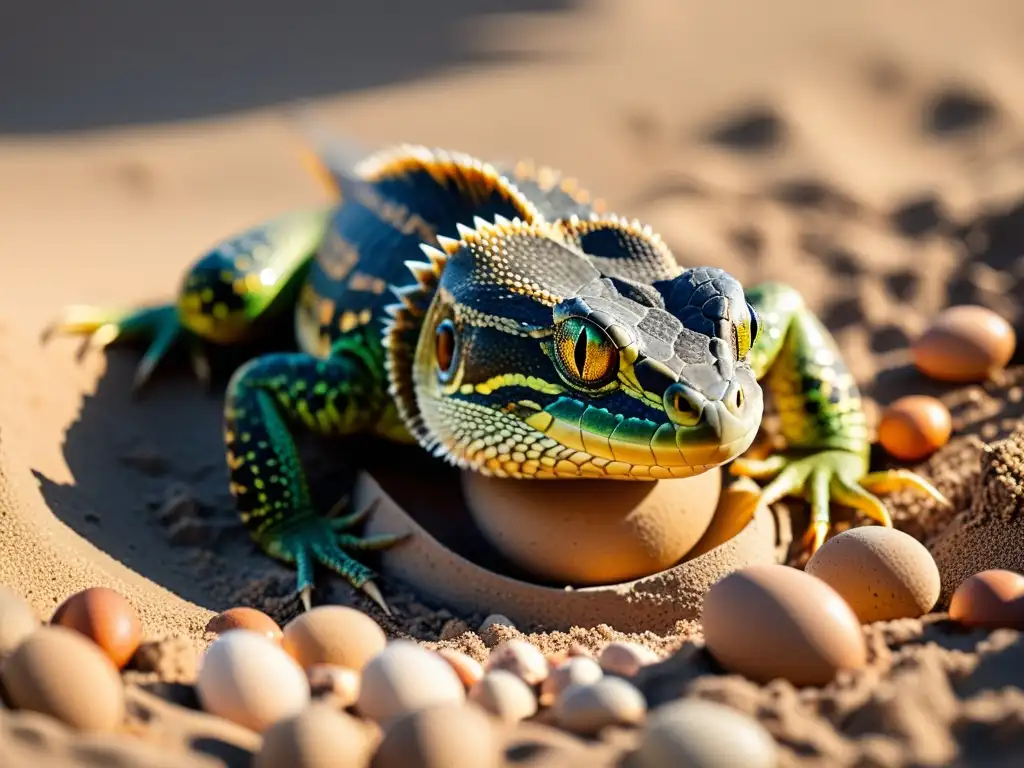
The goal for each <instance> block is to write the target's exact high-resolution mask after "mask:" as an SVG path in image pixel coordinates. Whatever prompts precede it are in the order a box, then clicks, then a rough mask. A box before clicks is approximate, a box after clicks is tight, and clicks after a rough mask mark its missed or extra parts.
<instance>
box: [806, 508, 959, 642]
mask: <svg viewBox="0 0 1024 768" xmlns="http://www.w3.org/2000/svg"><path fill="white" fill-rule="evenodd" d="M805 570H806V571H807V573H809V574H811V575H812V576H815V577H817V578H819V579H821V580H822V581H824V582H825V583H826V584H828V585H829V586H831V587H832V588H833V589H834V590H835V591H836V592H838V593H839V595H840V596H841V597H842V598H843V599H844V600H845V601H846V602H847V604H849V606H850V607H851V608H852V609H853V612H854V613H855V614H857V618H858V619H859V620H860V622H861V623H862V624H868V623H870V622H873V621H890V620H892V619H916V618H918V617H919V616H923V615H924V614H926V613H928V612H929V611H930V610H931V609H932V608H934V607H935V603H936V601H937V600H938V599H939V593H940V591H941V590H942V581H941V579H940V577H939V567H938V566H937V565H936V564H935V560H934V559H933V558H932V556H931V553H930V552H929V551H928V550H927V549H926V548H925V546H924V545H923V544H922V543H921V542H919V541H918V540H917V539H915V538H914V537H913V536H910V535H909V534H906V533H904V532H903V531H898V530H896V529H895V528H887V527H885V526H881V525H865V526H861V527H859V528H851V529H850V530H848V531H843V532H842V533H839V534H837V535H835V536H833V537H832V538H830V539H829V540H828V541H826V542H825V543H824V544H823V545H822V546H821V548H820V549H819V550H818V551H817V552H815V553H814V555H812V556H811V558H810V560H808V562H807V565H806V567H805Z"/></svg>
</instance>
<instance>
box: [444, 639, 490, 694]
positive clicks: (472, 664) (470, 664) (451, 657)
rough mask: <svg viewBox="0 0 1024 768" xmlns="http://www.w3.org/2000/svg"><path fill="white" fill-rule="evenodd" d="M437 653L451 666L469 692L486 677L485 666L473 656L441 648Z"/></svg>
mask: <svg viewBox="0 0 1024 768" xmlns="http://www.w3.org/2000/svg"><path fill="white" fill-rule="evenodd" d="M436 653H437V655H438V656H440V657H441V658H442V659H444V660H445V661H447V662H448V664H450V665H451V668H452V669H454V670H455V674H457V675H458V676H459V679H460V680H461V681H462V684H463V685H464V686H465V687H466V688H467V690H468V689H469V688H471V687H472V686H473V684H474V683H476V682H477V680H479V679H480V678H481V677H483V676H484V668H483V665H482V664H481V663H480V662H479V661H477V660H476V659H474V658H473V657H472V656H469V655H467V654H465V653H462V652H460V651H455V650H452V649H451V648H440V649H438V650H437V651H436Z"/></svg>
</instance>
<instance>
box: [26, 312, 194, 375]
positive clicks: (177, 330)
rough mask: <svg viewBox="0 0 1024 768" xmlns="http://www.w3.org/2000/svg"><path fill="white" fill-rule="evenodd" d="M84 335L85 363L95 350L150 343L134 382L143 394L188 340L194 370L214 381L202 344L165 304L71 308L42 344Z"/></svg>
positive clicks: (81, 351)
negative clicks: (177, 347) (173, 352)
mask: <svg viewBox="0 0 1024 768" xmlns="http://www.w3.org/2000/svg"><path fill="white" fill-rule="evenodd" d="M58 334H61V335H69V336H70V335H74V336H83V337H84V338H83V340H82V344H81V346H80V347H79V348H78V353H77V355H76V357H77V358H78V360H82V359H83V358H84V357H85V355H86V354H88V353H89V352H90V351H91V350H97V349H104V348H106V347H107V346H108V345H110V344H113V343H114V342H116V341H137V340H141V341H145V342H148V343H149V347H148V348H147V349H146V352H145V354H144V355H143V356H142V359H141V360H140V361H139V364H138V367H137V368H136V369H135V377H134V380H133V383H132V387H133V390H134V392H135V393H136V394H137V393H139V392H140V391H141V390H142V388H143V387H144V386H145V385H146V383H147V382H148V381H149V380H150V377H151V376H152V374H153V371H154V370H155V369H156V367H157V366H158V365H159V364H160V362H161V361H162V360H163V359H164V358H165V357H166V356H167V354H168V353H169V352H170V351H171V350H172V349H173V348H174V345H175V344H176V343H178V342H179V341H181V340H182V339H186V340H187V341H188V342H189V357H190V359H191V361H192V370H193V371H194V373H195V375H196V377H197V378H198V379H199V380H200V382H202V383H203V384H204V385H208V384H209V381H210V366H209V361H208V360H207V359H206V356H205V354H204V353H203V351H202V349H201V348H200V346H199V344H198V342H197V341H196V340H195V339H194V338H192V337H190V336H187V335H186V334H185V332H184V329H183V328H182V326H181V323H180V321H179V319H178V310H177V307H175V306H173V305H171V304H161V305H157V306H152V307H143V308H141V309H134V310H114V309H104V308H102V307H92V306H87V305H74V306H70V307H67V308H66V309H65V310H64V311H63V312H62V313H61V315H60V317H59V318H58V319H57V320H56V321H54V322H53V323H51V324H50V325H48V326H47V327H46V328H45V329H44V330H43V333H42V337H41V339H40V340H41V341H42V343H44V344H45V343H46V342H47V341H49V340H50V339H51V338H52V337H53V336H55V335H58Z"/></svg>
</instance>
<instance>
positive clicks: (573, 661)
mask: <svg viewBox="0 0 1024 768" xmlns="http://www.w3.org/2000/svg"><path fill="white" fill-rule="evenodd" d="M602 677H604V670H602V669H601V665H600V664H598V663H597V661H595V660H594V659H592V658H590V657H589V656H570V657H569V658H568V659H566V660H565V661H563V662H561V663H560V664H558V665H557V666H555V667H553V668H552V670H551V673H550V674H549V675H548V676H547V678H545V680H544V682H543V683H541V686H540V703H541V704H543V705H544V706H549V705H550V704H552V703H553V702H554V701H555V700H556V699H557V698H558V697H559V696H560V695H561V694H562V691H564V690H565V689H566V688H568V687H569V686H570V685H589V684H590V683H596V682H597V681H598V680H600V679H601V678H602Z"/></svg>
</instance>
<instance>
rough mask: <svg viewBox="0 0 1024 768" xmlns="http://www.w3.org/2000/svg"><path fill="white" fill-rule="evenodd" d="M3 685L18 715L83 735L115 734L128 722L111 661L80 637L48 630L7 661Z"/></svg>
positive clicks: (65, 630) (61, 629) (30, 639)
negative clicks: (26, 713)
mask: <svg viewBox="0 0 1024 768" xmlns="http://www.w3.org/2000/svg"><path fill="white" fill-rule="evenodd" d="M0 682H2V684H3V688H4V690H5V692H6V695H7V697H8V699H9V700H10V702H11V704H12V705H13V706H14V707H15V708H16V709H26V710H31V711H33V712H41V713H43V714H45V715H49V716H50V717H54V718H56V719H57V720H60V721H61V722H63V723H65V724H67V725H69V726H71V727H72V728H76V729H78V730H82V731H112V730H115V729H117V728H118V727H119V726H120V725H121V722H122V721H123V719H124V713H125V700H124V686H123V684H122V683H121V677H120V675H119V674H118V670H117V667H116V666H115V664H114V662H113V661H112V660H111V659H110V657H109V656H108V655H107V654H106V653H104V652H103V651H102V650H101V649H100V648H99V646H97V645H96V644H95V643H94V642H92V641H91V640H89V639H87V638H85V637H83V636H82V634H81V633H79V632H76V631H74V630H72V629H68V628H67V627H62V626H43V627H40V628H39V629H37V630H36V631H35V632H34V633H32V635H31V636H29V637H28V638H27V639H26V640H25V641H24V642H23V643H22V644H21V645H19V646H18V648H17V649H16V650H15V651H14V652H13V653H12V654H11V655H10V656H9V657H8V658H7V659H6V660H5V661H4V664H3V668H2V670H0Z"/></svg>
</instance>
